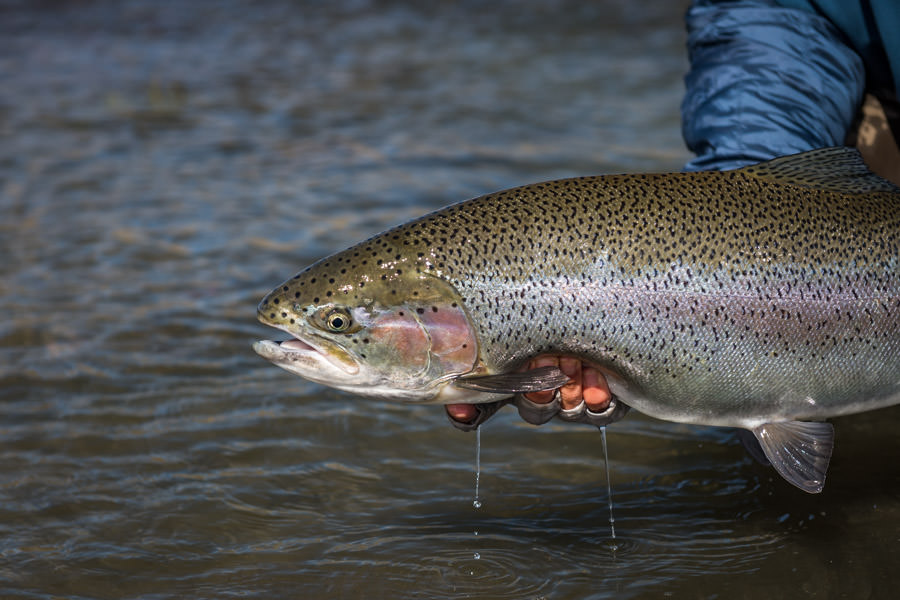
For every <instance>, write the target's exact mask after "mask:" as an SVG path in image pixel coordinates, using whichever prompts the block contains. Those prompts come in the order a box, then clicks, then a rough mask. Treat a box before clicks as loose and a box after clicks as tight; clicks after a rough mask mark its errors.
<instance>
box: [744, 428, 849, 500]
mask: <svg viewBox="0 0 900 600" xmlns="http://www.w3.org/2000/svg"><path fill="white" fill-rule="evenodd" d="M751 431H753V435H755V436H756V439H757V441H759V445H760V447H762V450H763V452H764V453H765V455H766V458H768V459H769V462H770V463H772V466H773V467H775V470H776V471H778V474H779V475H781V476H782V477H784V478H785V479H786V480H787V481H788V482H789V483H791V484H793V485H795V486H797V487H798V488H800V489H801V490H803V491H804V492H809V493H810V494H818V493H819V492H821V491H822V487H823V486H824V485H825V472H826V471H827V470H828V462H829V461H830V460H831V451H832V449H833V448H834V427H832V426H831V423H812V422H806V421H786V422H782V423H766V424H765V425H760V426H759V427H754V428H753V429H752V430H751Z"/></svg>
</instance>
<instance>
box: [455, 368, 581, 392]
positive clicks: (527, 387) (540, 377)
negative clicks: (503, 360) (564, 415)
mask: <svg viewBox="0 0 900 600" xmlns="http://www.w3.org/2000/svg"><path fill="white" fill-rule="evenodd" d="M568 382H569V376H568V375H566V374H565V373H563V372H562V371H561V370H560V369H559V367H552V366H550V367H538V368H537V369H531V370H530V371H522V372H521V373H500V374H498V375H473V376H471V377H460V378H459V379H457V380H456V381H454V382H453V383H454V385H456V387H461V388H465V389H467V390H476V391H479V392H491V393H494V394H520V393H528V392H545V391H547V390H555V389H556V388H559V387H562V386H564V385H565V384H567V383H568Z"/></svg>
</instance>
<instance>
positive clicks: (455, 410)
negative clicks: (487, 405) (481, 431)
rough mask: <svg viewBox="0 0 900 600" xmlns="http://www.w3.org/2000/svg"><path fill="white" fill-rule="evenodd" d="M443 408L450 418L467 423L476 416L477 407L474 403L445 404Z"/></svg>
mask: <svg viewBox="0 0 900 600" xmlns="http://www.w3.org/2000/svg"><path fill="white" fill-rule="evenodd" d="M444 410H446V411H447V414H448V415H450V418H451V419H453V420H454V421H459V422H460V423H468V422H469V421H471V420H472V419H474V418H475V417H477V416H478V408H476V406H475V405H474V404H445V405H444Z"/></svg>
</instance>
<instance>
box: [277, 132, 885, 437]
mask: <svg viewBox="0 0 900 600" xmlns="http://www.w3.org/2000/svg"><path fill="white" fill-rule="evenodd" d="M898 209H900V190H898V188H896V187H895V186H893V185H892V184H890V183H889V182H886V181H885V180H882V179H880V178H878V177H877V176H875V175H873V174H871V173H869V172H868V170H867V169H866V167H865V165H864V164H863V163H862V161H861V159H859V156H858V154H856V153H855V151H852V150H849V149H845V148H831V149H823V150H818V151H813V152H808V153H804V154H801V155H796V156H793V157H785V158H781V159H776V160H774V161H769V162H767V163H762V164H760V165H756V166H753V167H747V168H744V169H740V170H736V171H729V172H702V173H671V174H648V175H609V176H596V177H579V178H573V179H564V180H559V181H551V182H545V183H538V184H532V185H528V186H523V187H519V188H514V189H510V190H505V191H501V192H497V193H494V194H489V195H487V196H482V197H480V198H475V199H473V200H469V201H465V202H462V203H459V204H456V205H453V206H450V207H447V208H445V209H443V210H439V211H437V212H434V213H431V214H430V215H426V216H424V217H422V218H420V219H417V220H414V221H411V222H409V223H407V224H404V225H401V226H399V227H396V228H394V229H391V230H389V231H387V232H385V233H383V234H380V235H378V236H375V237H373V238H371V239H369V240H367V241H365V242H363V243H361V244H358V245H357V246H354V247H352V248H350V249H348V250H345V251H344V252H341V253H338V254H336V255H334V256H332V257H329V258H326V259H323V260H322V261H320V262H319V263H317V264H315V265H313V266H312V267H310V268H308V269H307V270H305V271H303V272H301V273H299V274H298V275H297V276H295V277H294V278H293V279H292V280H289V281H287V282H285V284H283V285H282V286H281V288H279V289H276V290H275V291H274V292H272V294H270V295H269V296H267V297H266V299H264V300H263V302H262V303H261V305H260V316H261V318H262V319H263V320H264V321H265V322H267V323H269V324H272V325H275V326H279V327H282V328H284V329H286V330H288V331H291V332H292V333H293V331H292V330H291V324H292V323H293V322H294V321H296V320H299V319H301V318H303V314H302V310H300V311H298V310H297V309H298V308H301V307H304V306H318V305H320V304H322V303H337V304H341V305H346V306H357V305H370V306H375V305H377V306H395V305H401V304H403V303H412V304H410V306H418V307H419V310H427V307H428V306H429V303H432V304H433V307H432V308H433V309H434V310H435V311H437V310H438V307H440V310H442V311H445V312H442V313H441V314H442V315H445V314H448V313H447V312H446V311H447V310H450V309H448V308H447V307H448V306H450V305H452V306H453V307H457V306H461V307H462V309H461V310H463V311H464V313H465V319H466V320H467V321H468V322H469V323H470V326H471V330H472V332H473V335H474V337H476V338H477V340H476V342H477V346H478V354H477V363H476V364H475V365H474V366H473V369H472V372H473V373H479V374H491V373H509V372H512V371H515V370H517V369H519V368H521V367H522V366H523V365H524V364H525V363H527V362H528V361H529V360H530V359H532V358H534V357H535V356H537V355H541V354H564V355H572V356H576V357H579V358H582V359H583V360H585V361H587V362H589V363H591V364H593V365H595V366H596V367H598V368H599V369H600V370H601V371H602V372H603V373H604V374H605V375H606V376H607V377H608V378H609V381H610V386H611V388H612V390H613V392H614V393H616V394H617V395H619V396H621V397H622V398H624V399H625V400H626V402H628V403H629V405H631V406H632V407H633V408H635V409H637V410H640V411H641V412H644V413H646V414H649V415H651V416H654V417H658V418H662V419H667V420H672V421H678V422H688V423H703V424H707V425H729V426H739V427H745V428H747V429H751V430H752V429H754V428H756V427H760V426H762V425H764V424H767V423H773V422H782V421H796V420H804V419H822V418H825V417H830V416H836V415H841V414H848V413H853V412H859V411H862V410H870V409H874V408H878V407H881V406H887V405H891V404H896V403H897V401H898V393H900V387H898V385H900V384H898V382H900V278H898V270H897V258H898V256H900V244H898V241H900V240H898V233H900V210H898ZM423 286H424V287H423ZM449 314H450V316H452V314H453V313H452V310H451V312H450V313H449ZM291 319H294V321H290V320H291ZM459 375H460V374H459V373H457V374H456V375H454V377H455V376H459ZM450 379H452V378H448V381H449V380H450ZM425 400H426V401H446V398H444V397H443V396H440V395H433V396H429V398H427V399H425ZM464 401H469V402H478V401H484V397H481V396H479V397H473V398H472V399H468V400H464ZM801 433H802V432H801ZM758 437H759V435H758ZM829 453H830V450H829Z"/></svg>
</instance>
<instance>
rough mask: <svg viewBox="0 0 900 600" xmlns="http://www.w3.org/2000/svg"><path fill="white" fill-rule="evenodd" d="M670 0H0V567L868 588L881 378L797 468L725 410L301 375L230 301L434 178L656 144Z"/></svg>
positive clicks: (672, 24) (876, 550)
mask: <svg viewBox="0 0 900 600" xmlns="http://www.w3.org/2000/svg"><path fill="white" fill-rule="evenodd" d="M686 6H687V2H686V1H684V0H680V1H677V2H671V1H658V0H603V1H597V2H557V1H550V0H546V1H540V0H528V1H526V2H495V3H486V2H475V1H471V0H468V1H462V2H430V3H413V2H390V1H375V0H372V1H368V0H338V1H334V2H288V1H280V0H262V1H254V2H249V1H245V2H239V1H233V0H192V1H191V2H182V1H178V0H156V1H149V0H70V1H63V0H56V1H50V0H43V1H39V0H18V1H16V0H0V210H2V213H0V214H2V219H0V256H2V260H0V312H2V314H3V315H5V317H4V318H3V319H2V320H0V595H2V596H3V597H4V598H47V599H49V598H60V597H67V598H187V597H190V598H228V597H238V596H240V597H265V598H299V597H322V598H554V599H557V598H613V597H615V598H641V597H653V598H659V597H676V598H715V597H728V598H797V597H800V596H808V597H819V598H825V597H827V598H836V597H852V598H866V597H871V598H884V597H889V596H890V594H891V593H892V592H893V590H894V589H895V587H894V586H895V584H896V583H897V582H898V575H897V573H896V556H897V552H898V550H900V465H898V464H897V461H895V460H893V457H895V456H896V455H897V450H898V448H900V439H898V434H897V433H896V428H894V427H892V426H891V423H893V422H896V420H897V417H900V412H898V410H896V409H889V410H885V411H880V412H878V413H871V414H867V415H860V416H856V417H850V418H844V419H838V420H836V428H837V448H836V453H835V458H834V460H833V463H832V469H831V473H830V477H829V481H828V483H827V485H826V488H825V492H824V493H823V494H821V495H820V496H807V495H805V494H803V493H802V492H799V491H798V490H796V489H794V488H792V487H790V486H788V485H787V484H785V483H784V482H782V481H781V480H780V478H779V477H778V476H777V475H775V474H774V472H773V471H771V470H770V469H767V468H765V467H762V466H760V465H757V464H755V463H753V462H752V461H751V460H750V459H749V458H748V457H747V456H746V455H745V453H744V451H743V450H742V448H741V447H740V445H739V443H738V442H737V441H736V440H735V439H734V438H733V436H732V434H731V433H730V432H728V431H723V430H717V429H713V428H699V427H688V426H681V425H675V424H670V423H663V422H659V421H654V420H652V419H648V418H644V417H642V416H640V415H636V414H632V415H629V417H628V418H627V419H625V420H624V421H623V422H621V423H617V424H615V425H614V426H612V427H611V428H610V431H609V446H610V455H611V469H612V484H613V497H614V507H615V516H616V531H617V534H618V538H617V539H616V540H614V541H613V540H611V539H610V530H609V523H608V516H609V515H608V511H609V509H608V505H607V495H606V491H605V476H604V471H603V460H602V452H601V447H600V436H599V433H598V432H597V431H596V429H592V428H590V427H584V426H577V425H568V424H562V423H560V424H550V425H546V426H544V427H541V428H534V427H531V426H529V425H526V424H524V423H523V422H521V421H520V420H519V419H518V417H517V416H516V415H515V414H514V412H513V411H510V412H508V413H503V414H501V415H500V416H498V417H496V418H494V419H493V420H492V421H491V422H490V423H488V424H487V425H486V426H485V427H484V428H483V432H482V436H483V439H482V442H483V452H482V457H481V463H482V475H481V490H480V491H481V500H482V502H483V506H482V507H481V509H479V510H475V509H474V508H473V505H472V499H473V492H474V489H473V488H474V476H473V463H474V450H475V448H474V434H463V433H461V432H458V431H457V430H455V429H454V428H452V427H451V426H450V425H449V423H447V421H446V418H445V416H444V413H443V409H442V408H441V407H410V406H403V405H394V404H388V403H378V402H372V401H367V400H362V399H359V398H354V397H352V396H350V395H348V394H344V393H341V392H337V391H335V390H331V389H326V388H323V387H321V386H318V385H316V384H313V383H310V382H306V381H304V380H301V379H299V378H297V377H293V376H291V375H289V374H288V373H286V372H284V371H282V370H280V369H278V368H276V367H274V366H272V365H270V364H268V363H266V362H265V361H263V360H262V359H260V358H259V357H257V356H256V355H255V354H254V353H253V352H252V350H251V348H250V344H251V343H252V342H253V341H254V340H256V339H259V338H264V337H271V336H272V334H273V331H272V330H268V329H267V328H265V327H263V326H262V325H259V324H258V323H257V322H256V318H255V308H256V303H257V302H258V301H259V300H260V299H261V298H262V296H263V295H264V294H265V293H266V292H268V291H269V290H270V289H271V288H272V287H274V286H275V285H277V284H278V283H279V282H281V281H282V280H283V279H286V278H287V277H289V276H291V275H293V274H294V273H295V272H296V271H298V270H300V269H301V268H302V267H304V266H305V265H307V264H309V263H310V262H313V261H314V260H316V259H318V258H320V257H322V256H323V255H325V254H328V253H331V252H334V251H338V250H340V249H343V248H344V247H346V246H348V245H350V244H352V243H355V242H356V241H359V240H360V239H362V238H364V237H367V236H369V235H372V234H374V233H377V232H378V231H380V230H382V229H385V228H387V227H389V226H392V225H395V224H397V223H400V222H403V221H405V220H407V219H410V218H412V217H415V216H419V215H421V214H423V213H425V212H428V211H430V210H434V209H436V208H439V207H441V206H444V205H446V204H450V203H452V202H456V201H459V200H463V199H466V198H469V197H472V196H477V195H481V194H484V193H488V192H492V191H496V190H498V189H502V188H506V187H511V186H514V185H520V184H526V183H532V182H535V181H539V180H545V179H552V178H559V177H568V176H575V175H589V174H602V173H613V172H626V171H634V172H640V171H674V170H678V169H680V167H681V165H682V164H683V163H684V162H685V161H686V160H687V159H688V158H689V156H688V154H687V152H686V151H685V149H684V147H683V144H682V141H681V136H680V129H679V127H680V125H679V104H680V101H681V95H682V92H683V84H682V78H683V75H684V73H685V72H686V70H687V62H686V57H685V51H684V32H683V23H682V16H683V13H684V10H685V9H686Z"/></svg>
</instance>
